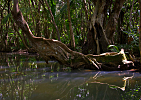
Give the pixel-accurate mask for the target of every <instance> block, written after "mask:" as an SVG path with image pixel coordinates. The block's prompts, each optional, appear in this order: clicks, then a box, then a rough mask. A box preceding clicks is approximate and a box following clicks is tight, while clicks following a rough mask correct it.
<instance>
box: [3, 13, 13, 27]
mask: <svg viewBox="0 0 141 100" xmlns="http://www.w3.org/2000/svg"><path fill="white" fill-rule="evenodd" d="M10 16H11V13H9V14H8V15H7V16H6V17H4V18H3V19H2V23H3V24H6V23H7V21H8V19H9V17H10Z"/></svg>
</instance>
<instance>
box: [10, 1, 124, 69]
mask: <svg viewBox="0 0 141 100" xmlns="http://www.w3.org/2000/svg"><path fill="white" fill-rule="evenodd" d="M12 15H13V18H14V20H15V22H16V24H17V25H18V26H19V27H20V28H21V29H22V32H23V33H25V34H26V36H27V38H28V40H29V43H30V45H31V46H32V47H33V48H34V50H35V51H36V52H37V53H39V55H40V56H41V57H42V58H43V59H44V60H45V61H46V62H48V60H50V59H51V58H55V59H56V60H57V61H58V62H60V63H61V64H63V65H66V66H69V67H72V68H79V67H82V66H83V67H86V68H90V69H100V70H101V69H102V68H104V66H103V65H104V64H102V67H101V64H99V63H98V62H97V61H96V59H97V60H98V61H99V62H101V61H105V62H106V61H108V60H110V59H112V62H113V63H114V62H115V61H117V59H119V60H120V61H119V60H118V61H117V63H115V64H111V65H112V66H113V68H115V69H116V70H117V66H118V65H119V64H121V63H122V57H123V55H122V54H117V55H116V56H114V55H112V56H111V57H110V56H109V57H107V56H101V55H99V56H98V55H97V56H94V55H90V54H89V55H84V54H82V53H80V52H76V51H72V50H71V49H69V48H68V47H67V46H66V45H65V44H63V43H62V42H60V41H57V40H53V39H45V38H42V37H35V36H34V35H33V34H32V32H31V31H30V29H29V26H28V24H27V23H26V21H25V20H24V18H23V15H22V13H21V11H20V10H19V8H18V0H14V6H13V10H12ZM119 57H120V58H119ZM99 59H101V61H100V60H99ZM102 63H103V62H102ZM107 63H108V64H109V65H110V62H106V64H107ZM115 66H116V67H115Z"/></svg>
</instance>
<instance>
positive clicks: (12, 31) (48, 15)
mask: <svg viewBox="0 0 141 100" xmlns="http://www.w3.org/2000/svg"><path fill="white" fill-rule="evenodd" d="M102 1H104V0H102ZM108 1H109V5H108V3H106V4H107V5H108V6H105V7H107V9H106V11H104V12H106V13H105V14H104V15H106V17H104V21H103V27H102V28H104V29H106V28H105V27H106V25H107V24H106V23H108V20H109V19H110V15H112V12H114V11H113V10H114V5H115V4H116V0H108ZM105 2H106V0H105ZM12 6H13V3H12V0H1V1H0V12H1V13H0V40H1V41H0V51H1V52H5V51H6V52H11V51H18V50H24V49H27V50H32V49H31V47H30V45H29V43H28V40H27V38H26V35H25V34H22V31H21V29H20V28H18V26H16V24H15V23H14V21H13V18H12V14H11V10H12ZM19 6H20V10H21V12H23V16H24V18H25V20H26V21H27V23H28V25H29V27H30V29H31V30H32V33H33V34H34V35H35V36H38V37H45V38H47V39H49V38H50V39H57V40H60V41H61V42H63V43H65V44H66V45H67V46H68V47H70V48H71V49H75V50H77V51H80V52H81V51H82V47H85V44H86V41H87V40H88V37H89V36H88V35H87V34H88V32H89V30H90V24H91V21H92V16H93V15H94V13H95V9H96V0H70V2H69V0H21V1H19ZM139 16H140V10H139V3H138V0H126V1H125V2H124V4H123V6H122V9H121V11H120V14H119V16H118V19H117V24H116V27H115V28H116V29H115V31H114V35H113V36H112V39H111V40H112V41H111V42H110V44H109V47H110V46H113V45H114V46H113V47H114V49H113V48H112V49H111V50H112V51H115V50H116V51H117V50H120V49H121V48H124V49H125V50H126V51H128V52H130V53H131V54H135V55H136V56H139ZM73 37H74V40H73ZM115 48H116V49H115ZM117 48H118V49H117ZM91 50H93V49H90V50H89V51H88V52H87V53H98V52H91ZM100 53H101V52H100Z"/></svg>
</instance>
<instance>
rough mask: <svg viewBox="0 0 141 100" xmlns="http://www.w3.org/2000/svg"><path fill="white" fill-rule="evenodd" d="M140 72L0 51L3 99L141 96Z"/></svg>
mask: <svg viewBox="0 0 141 100" xmlns="http://www.w3.org/2000/svg"><path fill="white" fill-rule="evenodd" d="M140 96H141V74H140V73H138V72H130V71H109V72H108V71H94V70H86V69H78V70H71V69H70V68H69V67H65V66H62V65H59V64H58V63H57V62H55V61H50V62H49V64H46V63H45V62H44V61H43V60H41V59H40V57H39V56H38V55H28V54H24V55H23V54H22V55H19V54H6V53H0V100H113V99H114V100H140Z"/></svg>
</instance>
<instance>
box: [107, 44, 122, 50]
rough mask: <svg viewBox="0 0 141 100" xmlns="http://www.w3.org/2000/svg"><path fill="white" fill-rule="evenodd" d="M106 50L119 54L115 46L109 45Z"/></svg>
mask: <svg viewBox="0 0 141 100" xmlns="http://www.w3.org/2000/svg"><path fill="white" fill-rule="evenodd" d="M107 48H108V49H110V50H111V51H113V52H119V49H118V47H117V46H115V45H109V46H108V47H107Z"/></svg>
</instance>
